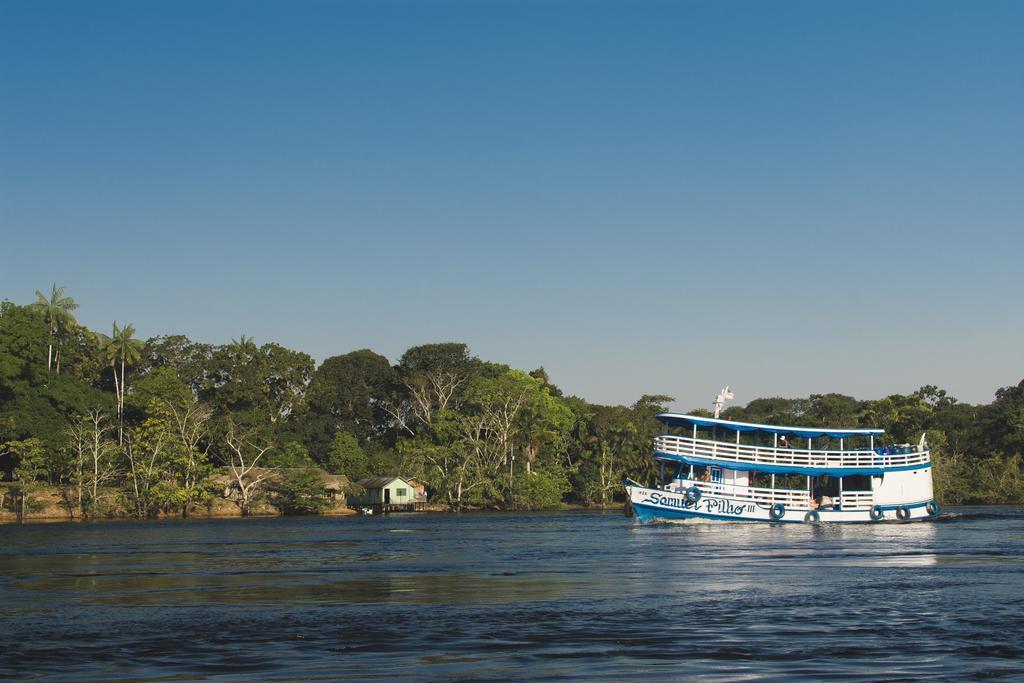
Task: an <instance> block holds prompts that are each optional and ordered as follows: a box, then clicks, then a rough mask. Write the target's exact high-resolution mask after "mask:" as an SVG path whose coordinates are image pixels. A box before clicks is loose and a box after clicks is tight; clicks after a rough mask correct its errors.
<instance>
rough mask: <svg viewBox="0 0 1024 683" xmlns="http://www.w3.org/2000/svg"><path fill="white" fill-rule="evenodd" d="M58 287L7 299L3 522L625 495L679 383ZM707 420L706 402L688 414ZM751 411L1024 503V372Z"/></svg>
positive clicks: (2, 343)
mask: <svg viewBox="0 0 1024 683" xmlns="http://www.w3.org/2000/svg"><path fill="white" fill-rule="evenodd" d="M77 308H78V305H77V303H76V302H75V301H74V299H73V298H71V297H70V296H68V295H67V293H66V292H65V290H64V288H62V287H57V286H56V285H54V286H53V287H52V289H51V291H50V293H49V294H44V293H43V292H36V301H34V302H32V303H29V304H27V305H17V304H15V303H12V302H11V301H8V300H4V301H3V302H2V303H0V496H2V498H0V522H2V521H11V520H12V519H13V520H34V519H40V518H41V516H45V515H48V514H52V513H53V512H54V510H61V511H62V513H61V514H62V515H64V518H65V519H98V518H118V517H135V518H159V517H172V516H176V517H188V516H243V517H244V516H255V515H266V514H311V513H321V514H346V513H351V511H349V510H348V509H347V506H346V504H345V496H346V495H351V494H352V493H357V492H358V491H359V487H358V484H357V483H356V482H359V481H360V480H364V479H368V478H371V477H379V476H402V477H404V478H406V479H413V480H416V481H418V482H421V483H422V484H424V485H425V487H426V490H427V494H428V500H429V501H430V505H431V508H433V509H442V510H450V511H462V510H469V509H503V510H538V509H553V508H559V507H564V506H579V507H595V508H606V507H610V506H616V505H619V504H621V502H622V500H623V491H622V487H621V481H622V480H623V478H625V477H629V478H631V479H633V480H635V481H638V482H642V483H643V482H646V483H650V482H652V481H653V479H654V477H655V465H654V462H653V460H652V459H651V458H650V449H651V439H652V437H653V436H654V435H655V434H657V433H659V432H660V431H661V425H660V423H659V422H658V421H657V419H656V418H655V415H656V414H657V413H659V412H662V411H665V410H667V408H668V406H669V404H670V403H671V402H672V401H673V399H672V398H671V397H670V396H665V395H645V396H641V397H640V398H639V399H637V400H636V401H635V402H634V403H633V404H632V405H630V406H605V405H597V404H592V403H589V402H587V401H586V400H584V399H582V398H579V397H576V396H566V395H564V394H563V392H562V391H561V390H560V389H559V388H558V387H557V386H556V385H555V384H554V383H553V382H552V380H551V378H549V376H548V373H547V372H546V371H545V370H544V368H543V367H540V368H537V369H535V370H532V371H530V372H524V371H522V370H517V369H514V368H511V367H509V366H507V365H504V364H501V363H495V362H490V361H485V360H482V359H480V358H477V357H475V356H473V355H472V354H471V353H470V350H469V348H468V347H467V346H466V345H465V344H461V343H453V342H446V343H436V344H423V345H419V346H414V347H412V348H410V349H408V350H407V351H406V352H405V353H404V354H403V355H402V356H401V358H399V359H398V361H397V363H394V364H392V363H391V362H390V361H389V360H388V359H387V358H385V357H384V356H382V355H380V354H377V353H374V352H373V351H371V350H369V349H362V350H357V351H352V352H350V353H345V354H341V355H336V356H331V357H329V358H327V359H325V360H324V361H323V362H322V363H320V364H319V366H318V365H317V364H316V363H315V362H314V360H313V358H312V357H311V356H309V355H308V354H306V353H303V352H301V351H295V350H291V349H288V348H285V347H283V346H281V345H279V344H276V343H272V342H271V343H265V344H262V345H257V344H256V342H255V341H254V340H253V339H251V338H249V337H246V336H244V335H243V336H241V337H239V339H238V340H232V341H231V342H230V343H228V344H222V345H214V344H205V343H199V342H194V341H192V340H190V339H189V338H188V337H186V336H184V335H164V336H157V337H152V338H150V339H147V340H145V341H142V340H139V339H136V338H134V335H135V330H134V327H133V326H132V325H123V326H120V325H118V323H116V322H115V323H114V324H113V325H112V329H111V334H110V335H109V336H107V335H104V334H101V333H98V332H94V331H92V330H89V329H88V328H86V327H84V326H82V325H80V324H78V323H77V321H76V320H75V317H74V314H73V313H74V311H75V310H76V309H77ZM691 412H693V413H697V414H708V411H706V410H695V411H691ZM726 416H727V417H729V418H731V419H735V420H743V421H752V422H767V423H773V424H791V425H794V426H810V427H847V426H876V427H881V428H883V429H885V430H886V432H887V433H888V437H889V438H891V439H892V440H893V441H894V442H895V443H916V442H917V441H918V439H919V438H920V436H921V434H922V433H924V434H925V435H926V438H927V441H928V444H929V445H930V447H931V450H932V455H933V461H934V465H935V474H934V481H935V486H936V492H937V496H938V498H939V500H940V501H941V502H942V503H944V504H947V505H963V504H1015V503H1020V502H1022V501H1024V478H1022V471H1024V462H1022V458H1024V382H1021V383H1020V384H1017V385H1011V386H1007V387H1004V388H1001V389H998V390H997V391H996V392H995V399H994V400H993V402H992V403H990V404H987V405H970V404H966V403H961V402H959V401H958V400H956V399H955V398H953V397H952V396H949V395H948V394H947V393H946V392H945V391H944V390H942V389H939V388H938V387H936V386H930V385H929V386H925V387H921V388H920V389H918V390H917V391H914V392H912V393H909V394H906V395H902V394H894V395H891V396H886V397H884V398H881V399H877V400H866V401H861V400H857V399H855V398H853V397H850V396H844V395H842V394H836V393H829V394H813V395H811V396H809V397H807V398H763V399H756V400H753V401H751V402H750V403H748V404H747V405H746V406H745V407H733V408H730V409H729V410H727V411H726Z"/></svg>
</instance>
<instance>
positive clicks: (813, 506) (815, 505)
mask: <svg viewBox="0 0 1024 683" xmlns="http://www.w3.org/2000/svg"><path fill="white" fill-rule="evenodd" d="M807 507H809V508H810V509H812V510H817V509H818V501H817V500H816V499H815V498H814V497H811V502H810V503H808V504H807Z"/></svg>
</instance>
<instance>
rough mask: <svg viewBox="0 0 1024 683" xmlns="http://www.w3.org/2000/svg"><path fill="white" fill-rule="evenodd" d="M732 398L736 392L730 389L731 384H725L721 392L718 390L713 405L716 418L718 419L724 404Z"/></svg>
mask: <svg viewBox="0 0 1024 683" xmlns="http://www.w3.org/2000/svg"><path fill="white" fill-rule="evenodd" d="M731 398H735V394H733V393H732V392H731V391H729V385H728V384H726V385H725V389H722V390H721V391H720V392H718V396H715V402H714V404H713V405H714V406H715V419H716V420H717V419H718V416H719V415H720V414H721V412H722V406H724V405H725V402H726V401H728V400H729V399H731Z"/></svg>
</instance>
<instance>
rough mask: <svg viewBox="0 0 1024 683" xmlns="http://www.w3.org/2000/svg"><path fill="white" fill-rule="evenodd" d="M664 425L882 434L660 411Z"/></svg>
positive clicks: (808, 433) (837, 435)
mask: <svg viewBox="0 0 1024 683" xmlns="http://www.w3.org/2000/svg"><path fill="white" fill-rule="evenodd" d="M658 419H659V420H661V421H662V422H663V423H664V424H665V426H666V427H679V426H681V425H688V426H689V425H697V426H698V427H723V428H725V429H731V430H733V431H735V432H771V433H772V434H792V435H793V436H803V437H807V438H809V439H814V438H817V437H819V436H830V437H832V438H835V439H842V438H845V437H848V436H876V435H878V434H884V433H885V430H884V429H847V428H845V427H842V428H838V429H822V428H821V427H781V426H778V425H762V424H757V423H755V422H735V421H733V420H722V419H719V418H717V417H699V416H697V415H681V414H679V413H661V414H659V415H658Z"/></svg>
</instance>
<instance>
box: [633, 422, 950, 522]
mask: <svg viewBox="0 0 1024 683" xmlns="http://www.w3.org/2000/svg"><path fill="white" fill-rule="evenodd" d="M657 417H658V420H660V421H661V423H662V424H663V425H664V426H665V431H664V433H663V434H660V435H658V436H657V437H656V438H655V439H654V454H653V457H654V459H655V460H656V461H657V462H658V465H659V473H660V476H659V481H658V485H657V486H655V487H648V486H642V485H641V484H638V483H637V482H634V481H632V480H627V481H626V482H624V483H625V486H626V493H627V496H628V498H627V500H628V504H629V505H630V506H631V507H632V509H633V511H634V513H635V514H636V516H637V518H639V520H640V521H641V522H650V521H655V520H675V519H725V520H740V521H750V522H784V523H785V522H794V523H808V524H816V523H821V522H829V523H833V522H835V523H879V522H890V521H899V522H909V521H923V520H931V519H934V518H936V517H938V516H939V514H940V510H939V505H938V503H937V502H936V500H935V496H934V492H933V489H932V464H931V455H930V453H929V451H928V450H927V447H926V445H925V443H924V438H923V437H922V439H921V443H920V444H919V445H917V446H912V445H909V444H902V445H889V446H879V445H878V444H877V443H876V441H877V440H879V439H880V437H881V436H882V435H883V434H884V433H885V432H884V430H882V429H863V428H850V429H845V428H842V429H825V428H813V427H787V426H779V425H769V424H757V423H751V422H736V421H732V420H728V419H720V418H718V417H713V418H712V417H702V416H698V415H686V414H677V413H662V414H660V415H658V416H657Z"/></svg>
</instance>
